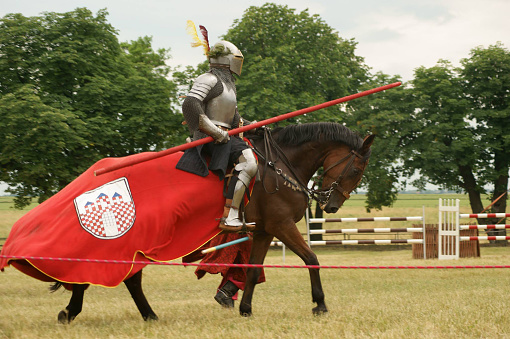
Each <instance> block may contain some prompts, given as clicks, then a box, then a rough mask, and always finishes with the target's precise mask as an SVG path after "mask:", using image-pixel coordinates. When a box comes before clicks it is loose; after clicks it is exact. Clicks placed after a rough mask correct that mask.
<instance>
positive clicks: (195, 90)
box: [188, 72, 218, 101]
mask: <svg viewBox="0 0 510 339" xmlns="http://www.w3.org/2000/svg"><path fill="white" fill-rule="evenodd" d="M217 82H218V78H217V77H216V76H215V75H214V74H212V73H209V72H207V73H204V74H202V75H200V76H199V77H198V78H196V80H195V82H194V83H193V86H192V87H191V90H190V91H189V93H188V96H190V97H193V98H197V99H198V100H200V101H204V99H205V97H206V96H207V94H209V92H210V91H211V89H212V88H213V87H214V85H216V83H217Z"/></svg>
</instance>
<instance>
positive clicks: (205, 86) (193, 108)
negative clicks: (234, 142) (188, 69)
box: [182, 73, 229, 143]
mask: <svg viewBox="0 0 510 339" xmlns="http://www.w3.org/2000/svg"><path fill="white" fill-rule="evenodd" d="M216 85H218V79H217V78H216V76H215V75H213V74H211V73H205V74H202V75H201V76H199V77H198V78H197V79H196V80H195V83H194V84H193V87H192V88H191V90H190V91H189V93H188V95H187V97H186V99H184V102H183V104H182V113H183V115H184V119H185V120H186V122H187V124H188V128H189V130H190V133H191V134H194V132H195V131H197V130H200V131H201V132H203V133H205V134H207V135H209V136H211V137H213V138H214V140H215V141H216V142H219V143H225V142H227V141H228V140H229V135H228V132H227V131H224V130H222V129H220V128H219V127H217V126H216V125H214V124H213V123H212V122H211V120H210V119H209V118H208V117H207V116H206V115H205V104H204V102H205V101H207V100H210V99H211V98H214V97H216V96H218V95H219V94H221V91H222V90H223V86H216ZM220 85H221V84H220Z"/></svg>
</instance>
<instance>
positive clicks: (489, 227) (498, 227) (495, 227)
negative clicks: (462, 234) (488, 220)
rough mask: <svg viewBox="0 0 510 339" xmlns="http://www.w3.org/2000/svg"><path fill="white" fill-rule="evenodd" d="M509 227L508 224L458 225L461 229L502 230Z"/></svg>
mask: <svg viewBox="0 0 510 339" xmlns="http://www.w3.org/2000/svg"><path fill="white" fill-rule="evenodd" d="M506 228H510V225H504V224H498V225H460V229H461V230H503V229H506Z"/></svg>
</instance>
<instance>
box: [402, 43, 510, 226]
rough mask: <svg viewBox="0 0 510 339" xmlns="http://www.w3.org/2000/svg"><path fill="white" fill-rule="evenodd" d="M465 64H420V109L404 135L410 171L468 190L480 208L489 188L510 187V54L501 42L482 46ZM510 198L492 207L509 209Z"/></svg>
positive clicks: (475, 209) (473, 203)
mask: <svg viewBox="0 0 510 339" xmlns="http://www.w3.org/2000/svg"><path fill="white" fill-rule="evenodd" d="M461 64H462V67H460V68H454V67H453V66H452V65H451V63H450V62H448V61H444V60H442V61H440V62H439V63H438V64H437V65H436V66H434V67H431V68H425V67H419V68H418V69H416V72H415V79H414V80H413V81H412V84H413V86H414V89H413V98H414V99H413V100H414V102H415V105H416V109H415V111H414V114H413V116H414V120H413V121H412V122H411V123H410V124H409V125H408V126H407V127H406V128H405V129H404V133H403V134H402V136H403V140H404V142H403V147H402V150H403V162H404V167H405V168H406V169H407V173H408V174H410V173H412V172H413V171H419V173H420V174H421V175H422V178H421V180H419V182H421V184H422V185H424V183H425V182H426V181H428V182H430V183H433V184H436V185H440V186H442V187H444V188H449V189H456V190H461V191H464V192H466V193H467V194H468V196H469V200H470V204H471V210H472V212H473V213H479V212H481V211H482V210H483V209H484V205H483V202H482V198H481V195H482V194H484V193H487V192H486V188H487V187H494V192H493V194H492V199H495V198H497V197H498V196H500V195H501V194H502V193H504V192H506V191H507V189H508V173H509V170H510V155H509V154H508V151H507V150H508V147H510V138H509V137H508V133H507V131H508V128H509V127H510V108H509V105H508V103H509V99H508V93H509V92H510V76H509V73H510V53H509V51H508V50H507V49H505V48H504V47H503V46H502V45H501V44H497V45H495V46H490V47H489V48H487V49H483V48H481V47H477V48H475V49H473V50H472V51H471V57H470V58H467V59H463V60H462V61H461ZM506 199H507V198H506V197H505V199H501V200H500V201H499V202H497V203H496V204H494V206H493V207H492V210H493V211H494V212H504V211H505V209H506ZM485 221H486V220H485Z"/></svg>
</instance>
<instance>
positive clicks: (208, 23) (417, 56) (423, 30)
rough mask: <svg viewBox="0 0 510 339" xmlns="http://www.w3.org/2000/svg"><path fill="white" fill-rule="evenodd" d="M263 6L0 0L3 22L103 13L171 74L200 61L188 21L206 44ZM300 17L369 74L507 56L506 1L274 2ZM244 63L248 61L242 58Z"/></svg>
mask: <svg viewBox="0 0 510 339" xmlns="http://www.w3.org/2000/svg"><path fill="white" fill-rule="evenodd" d="M266 2H267V1H243V0H236V1H231V0H221V1H204V0H194V1H181V0H178V1H173V0H144V1H140V0H82V1H80V0H31V1H27V0H0V15H1V16H4V15H5V14H7V13H22V14H23V15H25V16H34V15H39V14H40V13H41V12H44V11H48V12H68V11H72V10H73V9H75V8H77V7H86V8H88V9H90V10H91V11H93V12H94V13H96V12H97V11H98V10H99V9H102V8H106V9H107V10H108V12H109V17H108V18H109V22H110V23H111V24H112V25H113V27H115V28H116V29H117V30H118V33H119V40H120V41H128V40H134V39H137V38H138V37H142V36H152V37H153V44H154V47H155V48H170V49H171V55H172V60H171V61H170V64H171V65H172V66H178V65H192V66H196V65H197V64H198V63H199V62H202V61H203V60H205V57H204V56H203V54H202V52H201V49H199V48H195V49H193V48H191V47H190V41H191V39H190V37H189V36H188V35H187V34H186V31H185V26H186V20H188V19H190V20H193V21H194V22H195V24H196V25H204V26H205V27H206V28H207V29H208V31H209V36H210V40H211V44H214V42H216V41H217V40H218V37H219V36H221V35H223V34H225V33H226V32H227V30H228V29H229V28H230V27H231V26H232V24H233V21H234V20H235V19H241V18H242V16H243V13H244V11H245V10H246V9H247V8H248V7H250V6H262V5H263V4H264V3H266ZM272 2H274V3H277V4H284V5H288V6H289V7H290V8H294V9H296V10H297V11H298V12H300V11H302V10H304V9H307V8H308V9H309V12H310V13H311V14H319V15H320V16H321V18H322V19H323V20H324V21H325V22H326V23H327V24H328V25H330V26H331V27H333V28H334V29H335V30H337V31H338V32H339V34H340V36H341V37H343V38H346V39H350V38H354V39H355V41H356V42H358V48H357V52H356V54H357V55H359V56H362V57H364V58H365V62H366V63H367V65H368V66H369V67H371V68H372V71H373V72H376V71H382V72H384V73H386V74H389V75H400V76H401V77H402V78H403V80H404V81H408V80H411V79H412V78H413V70H414V69H415V68H417V67H419V66H426V67H431V66H434V65H435V64H436V62H437V61H438V60H439V59H447V60H449V61H451V62H452V63H454V64H458V63H459V61H460V59H462V58H466V57H468V56H469V51H470V50H471V49H472V48H474V47H476V46H484V47H488V46H489V45H494V44H495V43H496V42H497V41H501V42H502V43H503V44H504V46H505V47H506V48H510V20H509V18H508V15H509V14H510V1H508V0H420V1H415V0H386V1H381V0H361V1H352V0H349V1H346V0H297V1H277V0H275V1H272ZM245 58H246V60H245V62H246V63H248V62H250V56H249V55H245Z"/></svg>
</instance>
